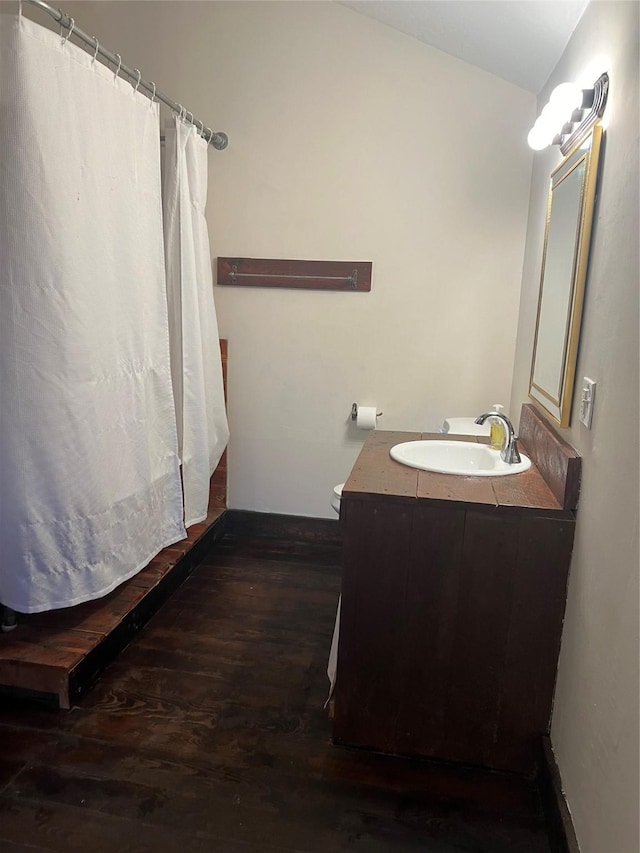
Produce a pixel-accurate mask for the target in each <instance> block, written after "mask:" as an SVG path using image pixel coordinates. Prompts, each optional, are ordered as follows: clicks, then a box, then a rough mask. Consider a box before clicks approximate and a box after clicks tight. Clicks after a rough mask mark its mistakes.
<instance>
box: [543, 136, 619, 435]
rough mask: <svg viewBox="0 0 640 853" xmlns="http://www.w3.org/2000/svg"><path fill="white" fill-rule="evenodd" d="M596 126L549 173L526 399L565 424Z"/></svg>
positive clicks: (570, 392) (593, 172) (594, 162)
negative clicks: (534, 327)
mask: <svg viewBox="0 0 640 853" xmlns="http://www.w3.org/2000/svg"><path fill="white" fill-rule="evenodd" d="M601 140H602V126H601V125H600V124H596V125H595V126H593V127H592V128H591V130H590V131H589V133H588V134H587V135H586V136H584V137H583V138H582V139H581V140H580V141H579V142H578V144H577V145H576V146H575V147H574V148H573V149H572V150H571V151H570V152H569V153H568V154H567V156H566V157H565V158H564V160H563V161H562V162H561V163H560V165H559V166H557V168H556V169H554V171H553V172H552V173H551V181H550V186H549V198H548V203H547V220H546V228H545V238H544V250H543V254H542V274H541V277H540V294H539V297H538V314H537V320H536V332H535V339H534V346H533V357H532V360H531V379H530V383H529V397H530V398H531V399H532V400H533V402H534V403H535V405H536V406H538V408H540V409H541V410H542V411H543V412H544V413H545V414H546V415H547V416H548V417H549V418H551V420H552V421H553V422H554V423H555V424H557V425H558V426H560V427H567V426H569V423H570V420H571V403H572V399H573V388H574V382H575V371H576V360H577V355H578V343H579V339H580V324H581V319H582V304H583V301H584V289H585V281H586V275H587V264H588V260H589V244H590V240H591V225H592V221H593V209H594V204H595V195H596V183H597V177H598V161H599V158H600V143H601Z"/></svg>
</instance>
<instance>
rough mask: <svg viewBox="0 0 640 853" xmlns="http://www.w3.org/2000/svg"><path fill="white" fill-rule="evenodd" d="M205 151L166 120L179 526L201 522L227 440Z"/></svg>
mask: <svg viewBox="0 0 640 853" xmlns="http://www.w3.org/2000/svg"><path fill="white" fill-rule="evenodd" d="M207 149H208V145H207V143H206V142H205V141H204V139H202V137H200V136H199V135H198V133H197V132H196V128H195V127H194V126H193V125H191V124H186V123H185V122H183V121H181V120H180V119H179V118H174V119H173V120H172V121H171V122H167V127H166V130H165V162H164V182H165V183H164V191H163V203H164V232H165V253H166V267H167V301H168V307H169V328H170V339H171V375H172V380H173V393H174V399H175V407H176V421H177V424H178V442H179V447H180V455H181V460H182V482H183V489H184V511H185V524H186V525H187V527H189V526H190V525H191V524H196V523H197V522H200V521H203V520H204V519H205V518H206V516H207V505H208V501H209V479H210V477H211V474H212V473H213V472H214V471H215V468H216V466H217V464H218V462H219V461H220V457H221V456H222V453H223V451H224V449H225V447H226V444H227V441H228V439H229V428H228V425H227V415H226V409H225V401H224V389H223V382H222V362H221V358H220V344H219V342H218V323H217V319H216V310H215V305H214V302H213V281H212V275H211V260H210V253H209V237H208V233H207V223H206V220H205V217H204V208H205V204H206V200H207Z"/></svg>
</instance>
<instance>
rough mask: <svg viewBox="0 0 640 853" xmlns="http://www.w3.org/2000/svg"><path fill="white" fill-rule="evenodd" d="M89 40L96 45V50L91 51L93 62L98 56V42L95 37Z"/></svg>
mask: <svg viewBox="0 0 640 853" xmlns="http://www.w3.org/2000/svg"><path fill="white" fill-rule="evenodd" d="M91 38H92V39H93V40H94V42H95V43H96V49H95V50H94V51H93V59H92V62H95V61H96V56H97V55H98V51H99V50H100V42H99V41H98V39H97V38H96V37H95V36H91Z"/></svg>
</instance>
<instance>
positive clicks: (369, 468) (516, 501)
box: [342, 430, 566, 515]
mask: <svg viewBox="0 0 640 853" xmlns="http://www.w3.org/2000/svg"><path fill="white" fill-rule="evenodd" d="M452 438H453V437H452V436H448V435H442V434H440V433H435V434H434V433H420V432H399V431H394V432H392V431H386V430H375V431H373V432H371V433H369V435H368V436H367V439H366V441H365V443H364V446H363V448H362V450H361V451H360V455H359V456H358V459H357V460H356V463H355V465H354V466H353V469H352V471H351V474H350V475H349V478H348V480H347V482H346V483H345V485H344V488H343V490H342V496H343V499H344V498H345V497H346V499H347V500H349V498H350V497H351V496H353V497H358V498H365V499H366V498H373V497H379V496H381V495H385V496H386V497H389V498H392V499H394V500H416V499H417V500H429V501H442V502H451V501H454V502H458V503H464V504H476V505H478V506H479V507H487V508H490V507H501V508H510V509H520V510H522V509H526V510H538V511H540V510H543V511H545V512H561V513H562V514H563V515H564V514H565V512H566V511H565V510H563V507H562V505H561V504H560V503H559V502H558V500H557V498H556V497H555V496H554V494H553V492H552V491H551V489H550V488H549V486H548V485H547V483H546V482H545V480H544V478H543V477H542V475H541V473H540V471H539V470H538V468H537V467H536V466H535V465H534V463H533V461H532V463H531V468H529V470H528V471H523V472H522V473H520V474H513V475H507V476H502V477H461V476H458V475H452V474H436V473H434V472H432V471H421V470H418V469H416V468H410V467H408V466H407V465H402V464H401V463H400V462H396V461H395V460H394V459H392V458H391V456H390V455H389V451H390V450H391V448H392V447H393V446H394V445H395V444H399V443H400V442H403V441H419V440H421V439H429V440H436V441H437V440H441V441H451V440H452ZM455 440H456V441H472V442H479V443H486V439H483V438H479V437H476V436H464V435H456V436H455ZM525 452H526V450H525ZM526 455H527V456H530V454H529V453H526Z"/></svg>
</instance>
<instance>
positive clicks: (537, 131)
mask: <svg viewBox="0 0 640 853" xmlns="http://www.w3.org/2000/svg"><path fill="white" fill-rule="evenodd" d="M551 136H552V134H550V133H549V131H548V129H547V128H546V127H545V126H544V125H542V124H539V123H538V122H536V123H535V124H534V126H533V127H532V128H531V130H530V131H529V135H528V136H527V143H528V145H529V148H533V150H534V151H542V149H543V148H546V147H547V145H549V144H550V142H551Z"/></svg>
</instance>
